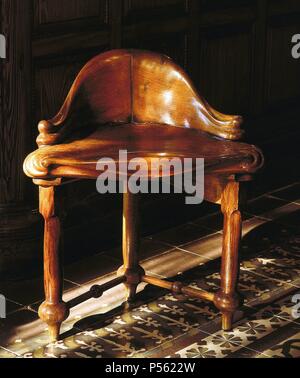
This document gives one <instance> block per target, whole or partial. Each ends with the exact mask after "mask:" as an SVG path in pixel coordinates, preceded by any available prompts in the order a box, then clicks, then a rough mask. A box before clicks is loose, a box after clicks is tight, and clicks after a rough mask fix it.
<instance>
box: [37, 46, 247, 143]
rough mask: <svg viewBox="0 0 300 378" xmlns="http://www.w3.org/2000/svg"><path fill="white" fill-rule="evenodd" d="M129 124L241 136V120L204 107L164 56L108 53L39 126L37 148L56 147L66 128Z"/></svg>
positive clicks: (86, 70) (96, 60) (182, 74)
mask: <svg viewBox="0 0 300 378" xmlns="http://www.w3.org/2000/svg"><path fill="white" fill-rule="evenodd" d="M130 122H137V123H160V124H167V125H172V126H177V127H186V128H198V129H201V130H203V131H206V132H208V133H211V134H214V135H216V136H219V137H223V138H227V139H239V138H240V137H241V134H242V131H241V129H240V128H239V126H240V124H241V122H242V119H241V117H240V116H231V115H224V114H221V113H220V112H217V111H216V110H214V109H213V108H212V107H211V106H209V105H208V104H207V102H206V101H205V100H204V99H203V98H202V97H201V96H200V95H199V94H198V93H197V92H196V90H195V88H194V86H193V84H192V83H191V81H190V79H189V78H188V76H187V75H186V74H185V72H184V71H183V70H182V69H181V68H180V67H179V66H177V65H176V64H175V63H174V62H173V61H172V60H171V59H170V58H168V57H167V56H165V55H162V54H158V53H154V52H150V51H140V50H112V51H109V52H106V53H103V54H100V55H98V56H96V57H95V58H93V59H92V60H90V61H89V62H88V63H87V64H86V65H85V66H84V67H83V69H82V70H81V71H80V73H79V74H78V76H77V78H76V80H75V81H74V83H73V85H72V87H71V90H70V92H69V94H68V96H67V98H66V101H65V103H64V104H63V106H62V108H61V110H60V111H59V113H58V114H57V115H56V116H55V117H54V118H53V119H51V120H49V121H41V122H40V124H39V130H40V133H41V134H40V136H39V137H38V144H39V145H45V144H54V143H58V142H59V140H61V139H62V138H63V137H64V135H65V134H69V133H70V132H72V131H71V130H68V124H70V125H71V124H72V126H69V127H70V128H72V127H75V128H78V127H80V128H82V127H83V126H84V125H86V124H90V125H91V124H107V123H112V124H119V123H130ZM74 125H75V126H74ZM58 126H61V127H58ZM50 134H51V136H50Z"/></svg>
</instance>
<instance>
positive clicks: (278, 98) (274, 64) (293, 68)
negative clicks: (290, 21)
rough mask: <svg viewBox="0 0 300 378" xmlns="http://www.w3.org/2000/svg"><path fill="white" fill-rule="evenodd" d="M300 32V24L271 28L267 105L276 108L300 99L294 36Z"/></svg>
mask: <svg viewBox="0 0 300 378" xmlns="http://www.w3.org/2000/svg"><path fill="white" fill-rule="evenodd" d="M299 32H300V17H299V22H298V24H295V25H284V26H271V27H270V28H269V31H268V40H267V43H268V47H269V48H268V54H267V65H266V73H265V75H266V105H267V106H271V107H275V106H278V105H279V106H280V104H285V103H286V102H292V101H293V100H294V102H295V101H296V100H297V99H298V98H299V97H300V62H299V60H297V59H293V58H292V55H291V50H292V44H291V40H292V36H293V35H294V34H298V33H299Z"/></svg>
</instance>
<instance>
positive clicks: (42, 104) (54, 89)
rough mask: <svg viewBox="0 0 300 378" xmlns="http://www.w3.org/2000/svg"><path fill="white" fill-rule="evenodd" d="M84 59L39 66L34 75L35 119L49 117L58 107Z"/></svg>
mask: <svg viewBox="0 0 300 378" xmlns="http://www.w3.org/2000/svg"><path fill="white" fill-rule="evenodd" d="M83 64H84V61H79V62H76V63H75V62H73V63H68V64H61V65H58V66H54V67H46V68H39V69H38V70H37V71H36V75H35V91H36V94H35V98H36V104H35V110H36V112H35V119H36V121H38V120H39V119H49V118H51V117H53V116H54V115H55V114H56V113H57V112H58V110H59V109H60V107H61V105H62V103H63V101H64V99H65V98H66V95H67V94H68V91H69V89H70V87H71V85H72V83H73V81H74V79H75V77H76V75H77V74H78V72H79V71H80V69H81V66H82V65H83Z"/></svg>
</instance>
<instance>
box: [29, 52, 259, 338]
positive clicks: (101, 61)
mask: <svg viewBox="0 0 300 378" xmlns="http://www.w3.org/2000/svg"><path fill="white" fill-rule="evenodd" d="M241 122H242V118H241V117H240V116H232V115H224V114H221V113H219V112H218V111H216V110H214V109H213V108H212V107H211V106H209V105H208V104H207V102H206V101H205V100H204V99H203V98H202V97H201V96H199V95H198V94H197V92H196V90H195V88H194V87H193V85H192V84H191V82H190V80H189V78H188V77H187V75H186V74H185V73H184V72H183V70H182V69H181V68H180V67H178V66H177V65H176V64H174V63H173V62H172V61H171V60H170V59H169V58H168V57H166V56H164V55H160V54H156V53H152V52H147V51H138V50H113V51H110V52H106V53H104V54H100V55H98V56H96V57H95V58H93V59H92V60H91V61H89V62H88V63H87V64H86V65H85V67H84V68H83V69H82V70H81V72H80V73H79V74H78V76H77V78H76V80H75V81H74V83H73V86H72V88H71V90H70V92H69V94H68V96H67V98H66V100H65V102H64V104H63V106H62V108H61V109H60V111H59V113H58V114H57V115H56V116H55V117H54V118H52V119H51V120H49V121H41V122H40V123H39V126H38V127H39V132H40V134H39V136H38V138H37V144H38V146H39V148H38V149H37V150H36V151H34V152H32V153H31V154H30V155H29V156H28V157H27V158H26V160H25V162H24V172H25V173H26V174H27V176H29V177H31V178H32V179H33V182H34V183H35V184H36V185H39V187H40V195H39V198H40V212H41V214H42V215H43V217H44V220H45V231H44V283H45V297H46V299H45V301H44V302H43V304H42V305H41V306H40V308H39V316H40V318H41V319H42V320H43V321H45V322H46V323H47V324H48V326H49V333H50V336H51V339H52V340H57V339H58V337H59V330H60V325H61V323H62V322H63V321H64V320H65V319H66V318H67V317H68V314H69V308H68V305H67V304H66V303H64V302H63V301H62V291H63V288H62V282H63V277H62V266H61V251H60V248H59V247H60V246H59V240H60V231H61V230H60V218H59V206H58V203H59V202H58V201H57V197H58V196H59V186H60V185H61V184H63V183H68V182H71V181H72V180H73V181H74V179H97V177H98V176H99V173H100V172H99V171H98V170H97V169H96V164H97V161H98V160H99V159H100V158H102V157H110V158H112V159H114V161H115V162H116V164H117V166H119V165H118V164H119V163H120V161H119V160H118V159H119V158H118V156H119V155H118V154H119V150H127V151H128V156H129V157H130V159H132V158H134V157H138V158H144V159H146V160H147V161H148V162H151V159H154V158H157V157H160V156H162V155H163V156H164V157H166V158H168V159H171V158H173V157H180V158H181V159H183V158H186V157H193V158H204V161H205V188H204V199H205V200H207V201H210V202H212V203H217V204H220V205H221V209H222V212H223V214H224V229H223V250H222V268H221V287H220V290H219V291H218V292H217V293H216V294H213V293H209V292H206V291H204V290H196V289H194V288H191V287H188V286H184V285H182V284H181V283H180V282H175V283H174V282H168V281H166V280H161V279H158V278H154V277H150V276H148V275H146V274H145V272H144V270H143V269H142V268H141V267H140V265H139V259H138V245H139V236H138V224H139V219H138V195H135V194H132V193H130V192H127V193H124V200H123V201H124V204H123V206H124V208H123V259H124V265H123V266H122V267H121V268H120V269H119V276H118V278H116V279H114V280H113V281H111V282H109V283H106V284H104V285H103V287H98V288H97V290H96V291H97V296H100V295H101V293H103V291H104V290H107V289H110V288H111V287H113V286H115V285H117V284H119V283H121V282H123V283H124V284H125V285H126V287H127V291H128V300H132V299H133V298H134V295H135V292H136V288H137V285H138V284H139V283H140V282H146V283H148V284H152V285H155V286H159V287H163V288H166V289H169V290H171V291H172V292H173V293H182V294H185V295H187V296H194V297H197V298H202V299H206V300H209V301H212V302H213V303H214V304H215V305H216V307H217V308H218V309H219V310H220V311H221V313H222V327H223V329H224V330H230V329H231V328H232V319H233V313H234V311H235V310H236V308H237V307H238V306H239V303H240V300H239V297H238V295H237V293H236V286H237V277H238V270H239V264H238V249H239V242H240V237H241V222H242V221H241V212H240V198H241V188H240V186H241V182H242V181H248V180H251V179H252V176H253V174H254V173H255V172H256V171H257V170H258V169H259V168H260V167H261V166H262V165H263V156H262V153H261V152H260V151H259V149H257V148H256V147H254V146H252V145H248V144H245V143H240V142H235V140H238V139H240V137H241V136H242V130H241V129H240V124H241ZM173 173H174V172H173ZM173 173H172V172H170V176H171V175H172V174H173ZM161 176H162V174H161V172H160V173H159V175H158V177H161Z"/></svg>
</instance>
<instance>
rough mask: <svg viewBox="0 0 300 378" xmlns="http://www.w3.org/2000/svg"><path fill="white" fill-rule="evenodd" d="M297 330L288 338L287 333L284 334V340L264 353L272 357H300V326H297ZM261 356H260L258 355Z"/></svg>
mask: <svg viewBox="0 0 300 378" xmlns="http://www.w3.org/2000/svg"><path fill="white" fill-rule="evenodd" d="M297 331H298V332H296V333H295V334H294V335H293V336H291V337H288V338H286V334H285V335H284V336H283V338H284V340H282V341H281V342H278V343H276V344H275V345H273V346H272V347H271V348H269V349H266V350H264V351H263V354H264V355H267V356H269V357H271V358H300V327H299V326H298V327H297ZM257 357H259V356H257Z"/></svg>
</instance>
